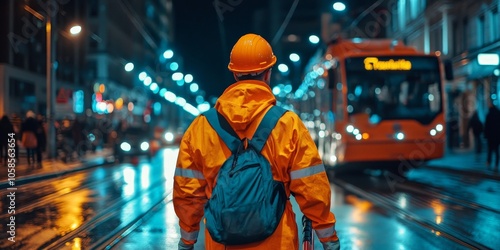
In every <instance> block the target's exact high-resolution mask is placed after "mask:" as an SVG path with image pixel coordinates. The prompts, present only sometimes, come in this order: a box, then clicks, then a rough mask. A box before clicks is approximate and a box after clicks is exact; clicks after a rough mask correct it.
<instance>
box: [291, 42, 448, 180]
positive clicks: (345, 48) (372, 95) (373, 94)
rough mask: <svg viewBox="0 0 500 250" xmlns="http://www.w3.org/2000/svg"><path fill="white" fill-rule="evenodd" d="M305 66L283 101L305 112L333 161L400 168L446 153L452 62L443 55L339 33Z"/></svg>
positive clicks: (342, 166)
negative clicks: (446, 86) (345, 37)
mask: <svg viewBox="0 0 500 250" xmlns="http://www.w3.org/2000/svg"><path fill="white" fill-rule="evenodd" d="M446 66H449V65H446ZM307 68H308V72H307V73H306V74H305V77H304V79H303V82H302V84H301V86H300V87H299V88H298V89H297V90H296V91H295V92H294V93H293V92H292V93H291V94H289V95H288V97H287V98H285V99H284V100H282V101H281V103H282V104H283V106H284V107H285V108H288V109H291V110H294V111H295V112H296V113H297V114H299V115H300V117H301V119H302V120H303V121H304V123H305V125H306V126H307V127H308V129H309V131H310V133H311V135H312V137H313V139H314V140H315V142H316V144H317V147H318V149H319V151H320V154H321V156H322V158H323V161H324V163H325V165H327V166H328V167H331V168H334V169H335V168H336V170H338V171H341V170H342V171H345V170H355V169H357V170H359V169H365V168H367V167H377V168H380V167H384V168H388V170H392V171H393V172H399V173H401V174H402V173H404V172H405V171H406V170H409V169H411V168H413V167H416V166H418V165H419V164H422V163H424V162H425V161H428V160H430V159H435V158H440V157H442V156H443V152H444V144H445V126H444V125H445V112H444V103H445V101H444V98H445V96H444V88H443V85H444V77H445V73H444V72H445V68H446V69H451V67H445V65H444V64H443V63H442V62H441V60H440V58H439V56H437V55H435V54H432V55H431V54H425V53H423V52H420V51H417V50H416V49H414V48H413V47H409V46H406V45H404V44H402V43H401V42H398V41H394V40H389V39H376V40H375V39H371V40H364V39H350V40H338V41H336V42H334V43H331V44H329V45H328V47H327V49H326V52H325V53H324V54H321V55H319V56H317V57H316V58H313V59H311V61H310V62H309V66H308V67H307ZM446 72H447V74H446V79H449V77H451V75H452V73H451V72H450V71H449V70H446Z"/></svg>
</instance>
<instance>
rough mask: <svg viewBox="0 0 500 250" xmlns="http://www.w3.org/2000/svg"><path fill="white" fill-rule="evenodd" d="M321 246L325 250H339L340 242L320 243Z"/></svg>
mask: <svg viewBox="0 0 500 250" xmlns="http://www.w3.org/2000/svg"><path fill="white" fill-rule="evenodd" d="M321 244H322V245H323V249H325V250H339V249H340V241H339V240H337V241H327V242H323V243H321Z"/></svg>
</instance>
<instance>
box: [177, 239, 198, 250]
mask: <svg viewBox="0 0 500 250" xmlns="http://www.w3.org/2000/svg"><path fill="white" fill-rule="evenodd" d="M193 249H194V244H193V245H189V244H186V243H184V241H182V239H180V240H179V250H193Z"/></svg>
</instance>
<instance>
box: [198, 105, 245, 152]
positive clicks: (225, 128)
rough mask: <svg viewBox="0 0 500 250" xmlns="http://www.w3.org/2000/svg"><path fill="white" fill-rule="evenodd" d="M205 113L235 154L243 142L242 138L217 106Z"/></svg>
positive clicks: (211, 124)
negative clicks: (218, 110)
mask: <svg viewBox="0 0 500 250" xmlns="http://www.w3.org/2000/svg"><path fill="white" fill-rule="evenodd" d="M203 115H204V116H205V117H206V118H207V120H208V123H210V126H212V128H213V129H214V130H215V132H217V134H218V135H219V136H220V138H221V139H222V141H224V143H225V144H226V146H227V147H228V148H229V150H231V152H232V153H233V154H234V153H236V151H237V150H238V147H239V145H240V144H241V140H240V139H239V137H238V135H237V134H236V132H234V130H233V128H232V127H231V125H229V122H227V120H226V118H224V116H222V115H221V114H220V113H219V112H217V110H216V109H215V108H211V109H209V110H208V111H207V112H205V113H203Z"/></svg>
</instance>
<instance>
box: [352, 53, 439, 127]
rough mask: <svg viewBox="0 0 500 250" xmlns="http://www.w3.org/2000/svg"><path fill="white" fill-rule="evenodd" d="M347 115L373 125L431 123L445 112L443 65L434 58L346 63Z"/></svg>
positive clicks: (383, 59) (360, 58) (385, 59)
mask: <svg viewBox="0 0 500 250" xmlns="http://www.w3.org/2000/svg"><path fill="white" fill-rule="evenodd" d="M345 64H346V74H347V100H348V101H347V112H348V114H349V116H353V115H356V114H362V113H365V114H367V115H368V116H369V117H370V122H372V123H378V122H380V121H382V120H394V119H398V120H399V119H414V120H417V121H419V122H420V123H423V124H428V123H430V122H431V121H432V120H433V119H434V118H435V117H436V115H437V114H439V113H440V112H441V111H442V100H441V79H440V74H439V62H438V60H437V58H435V57H430V56H421V57H415V56H413V57H412V56H405V57H399V56H391V57H355V58H348V59H346V63H345Z"/></svg>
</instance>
